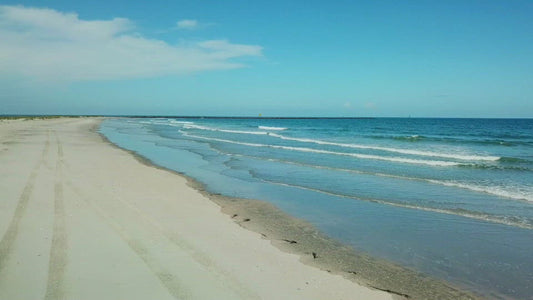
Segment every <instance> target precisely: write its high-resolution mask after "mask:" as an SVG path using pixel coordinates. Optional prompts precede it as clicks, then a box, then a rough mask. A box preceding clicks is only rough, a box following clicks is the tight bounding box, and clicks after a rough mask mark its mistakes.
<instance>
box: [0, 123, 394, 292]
mask: <svg viewBox="0 0 533 300" xmlns="http://www.w3.org/2000/svg"><path fill="white" fill-rule="evenodd" d="M99 121H100V120H99V119H97V118H72V119H69V118H60V119H51V120H9V121H0V166H1V168H0V236H1V237H2V239H1V241H0V299H10V300H15V299H391V298H392V295H391V294H389V293H386V292H383V291H379V290H375V289H371V288H368V287H365V286H362V285H359V284H357V283H354V282H352V281H350V280H347V279H345V278H344V277H342V276H340V275H335V274H331V273H328V272H326V271H323V270H320V269H318V268H315V267H312V266H309V265H306V264H303V263H302V262H301V261H300V257H299V256H298V255H295V254H290V253H286V252H282V251H281V250H279V249H278V248H276V247H274V246H273V245H272V244H271V242H270V241H269V240H267V239H264V238H263V237H262V236H261V234H259V233H255V232H253V231H249V230H247V229H244V228H243V227H241V226H239V224H238V223H237V222H236V220H235V219H232V218H231V216H228V215H226V214H224V213H222V212H221V208H220V206H218V205H217V204H215V203H214V202H212V201H210V200H209V199H208V198H207V197H206V196H205V195H203V194H202V193H200V192H198V191H197V190H195V189H194V188H192V187H190V186H189V185H188V184H187V179H186V178H185V177H182V176H179V175H177V174H174V173H172V172H169V171H165V170H162V169H159V168H155V167H150V166H148V165H146V164H142V163H140V162H139V160H137V159H135V157H134V156H132V155H131V154H130V153H128V152H126V151H124V150H121V149H118V148H115V147H113V146H111V145H109V144H108V143H106V142H105V141H104V140H103V139H102V138H101V137H100V136H99V135H98V134H97V133H96V132H94V131H91V129H94V127H95V126H96V125H97V124H98V122H99ZM394 297H397V296H394Z"/></svg>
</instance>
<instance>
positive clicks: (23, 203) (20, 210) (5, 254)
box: [0, 134, 50, 280]
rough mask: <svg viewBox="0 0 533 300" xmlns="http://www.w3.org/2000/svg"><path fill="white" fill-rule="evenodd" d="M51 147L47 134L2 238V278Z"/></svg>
mask: <svg viewBox="0 0 533 300" xmlns="http://www.w3.org/2000/svg"><path fill="white" fill-rule="evenodd" d="M49 148H50V136H49V135H48V134H47V139H46V142H45V144H44V148H43V151H42V153H41V159H39V161H38V162H37V164H36V165H35V167H33V169H32V171H31V173H30V176H29V178H28V180H27V181H26V185H25V186H24V189H23V190H22V193H21V195H20V197H19V200H18V203H17V207H16V208H15V212H14V213H13V217H12V218H11V222H10V223H9V226H8V227H7V230H6V232H5V233H4V236H3V237H2V240H1V241H0V280H1V277H2V271H3V269H4V267H5V265H6V263H7V260H8V258H9V255H10V254H11V251H13V244H14V242H15V240H16V239H17V236H18V234H19V225H20V220H21V219H22V218H23V217H24V215H25V212H26V207H27V206H28V202H29V201H30V196H31V194H32V192H33V186H34V184H35V178H36V177H37V174H38V172H39V168H40V167H41V165H42V164H43V163H44V162H45V161H46V156H47V155H48V151H49Z"/></svg>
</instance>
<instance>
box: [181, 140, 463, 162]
mask: <svg viewBox="0 0 533 300" xmlns="http://www.w3.org/2000/svg"><path fill="white" fill-rule="evenodd" d="M180 132H181V133H182V134H183V135H185V136H188V137H193V138H198V139H204V140H210V141H217V142H223V143H230V144H238V145H243V146H250V147H266V148H274V149H284V150H292V151H300V152H311V153H321V154H331V155H342V156H351V157H355V158H360V159H374V160H383V161H392V162H399V163H409V164H422V165H429V166H440V167H447V166H456V165H459V163H457V162H450V161H439V160H422V159H410V158H403V157H389V156H379V155H368V154H359V153H348V152H335V151H328V150H320V149H312V148H304V147H290V146H280V145H269V144H258V143H246V142H237V141H233V140H226V139H218V138H208V137H203V136H197V135H191V134H188V133H186V132H183V131H180Z"/></svg>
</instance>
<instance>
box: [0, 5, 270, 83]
mask: <svg viewBox="0 0 533 300" xmlns="http://www.w3.org/2000/svg"><path fill="white" fill-rule="evenodd" d="M133 29H134V24H133V23H132V22H131V21H130V20H128V19H124V18H114V19H112V20H104V21H102V20H91V21H88V20H81V19H79V17H78V15H77V14H75V13H63V12H58V11H56V10H52V9H42V8H27V7H23V6H0V41H1V42H0V75H2V74H5V75H9V74H15V75H22V76H26V77H30V78H36V79H41V80H60V81H61V80H67V81H80V80H102V79H121V78H139V77H153V76H164V75H180V74H189V73H193V72H200V71H208V70H223V69H235V68H241V67H244V65H243V64H240V63H238V62H235V61H232V60H231V59H235V58H240V57H245V56H261V55H262V48H261V47H260V46H256V45H242V44H232V43H230V42H228V41H225V40H209V41H202V42H195V43H181V44H178V45H170V44H168V43H166V42H165V41H162V40H157V39H149V38H145V37H142V36H140V35H139V34H137V33H135V32H134V31H133Z"/></svg>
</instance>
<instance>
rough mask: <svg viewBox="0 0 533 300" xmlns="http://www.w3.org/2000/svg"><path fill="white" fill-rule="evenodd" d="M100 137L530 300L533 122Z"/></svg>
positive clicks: (361, 123)
mask: <svg viewBox="0 0 533 300" xmlns="http://www.w3.org/2000/svg"><path fill="white" fill-rule="evenodd" d="M100 132H101V133H103V134H104V135H105V136H106V137H107V138H108V139H109V140H110V141H111V142H113V143H115V144H117V145H119V146H120V147H123V148H126V149H129V150H132V151H135V152H137V153H138V154H140V155H142V156H144V157H146V158H148V159H150V160H152V161H153V162H154V163H156V164H158V165H161V166H164V167H167V168H169V169H173V170H176V171H179V172H182V173H184V174H186V175H188V176H190V177H193V178H195V179H197V180H198V181H200V182H202V183H204V184H205V185H206V188H207V189H208V190H209V191H210V192H213V193H220V194H224V195H227V196H234V197H241V198H250V199H260V200H264V201H268V202H271V203H273V204H275V205H277V206H278V207H279V208H281V209H282V210H284V211H285V212H287V213H289V214H291V215H293V216H295V217H298V218H303V219H305V220H307V221H309V222H311V223H312V224H314V225H315V226H316V227H317V228H319V229H320V230H322V231H323V232H324V233H326V234H328V235H329V236H331V237H333V238H335V239H337V240H340V241H342V242H343V243H345V244H348V245H351V246H353V247H354V248H355V249H357V250H359V251H363V252H366V253H369V254H371V255H373V256H375V257H379V258H383V259H386V260H389V261H392V262H395V263H397V264H400V265H403V266H406V267H409V268H412V269H415V270H418V271H420V272H422V273H425V274H428V275H430V276H433V277H436V278H440V279H444V280H447V281H449V282H452V283H454V284H456V285H459V286H461V287H464V288H467V289H470V290H473V291H476V292H478V293H481V294H482V295H485V296H487V297H496V298H498V297H511V298H519V299H533V119H522V120H519V119H418V118H403V119H401V118H398V119H395V118H376V119H266V118H257V119H231V118H215V119H213V118H181V119H180V118H119V119H107V120H105V121H104V122H103V123H102V125H101V128H100Z"/></svg>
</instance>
